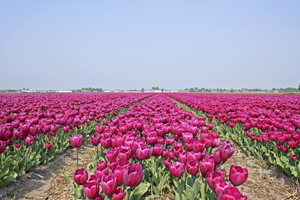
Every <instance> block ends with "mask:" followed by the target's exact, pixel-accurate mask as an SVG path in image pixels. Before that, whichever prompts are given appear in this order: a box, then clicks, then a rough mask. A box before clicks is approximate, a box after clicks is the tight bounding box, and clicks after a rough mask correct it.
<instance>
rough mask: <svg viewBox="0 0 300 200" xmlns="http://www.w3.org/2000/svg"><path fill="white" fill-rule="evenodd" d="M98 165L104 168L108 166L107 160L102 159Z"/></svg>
mask: <svg viewBox="0 0 300 200" xmlns="http://www.w3.org/2000/svg"><path fill="white" fill-rule="evenodd" d="M97 167H98V168H100V169H104V168H106V167H107V163H106V161H100V162H98V163H97Z"/></svg>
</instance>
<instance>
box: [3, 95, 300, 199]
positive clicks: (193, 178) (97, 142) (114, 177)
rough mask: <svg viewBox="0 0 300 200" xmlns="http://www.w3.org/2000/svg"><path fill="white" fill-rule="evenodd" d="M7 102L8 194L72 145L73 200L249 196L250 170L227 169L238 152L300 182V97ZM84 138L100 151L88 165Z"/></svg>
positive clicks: (23, 98) (9, 98) (6, 98)
mask: <svg viewBox="0 0 300 200" xmlns="http://www.w3.org/2000/svg"><path fill="white" fill-rule="evenodd" d="M0 105H1V106H0V154H1V155H0V190H1V188H3V187H6V186H7V185H9V184H14V182H15V181H17V180H18V179H19V178H20V177H21V176H23V175H26V172H28V171H30V170H31V169H33V168H35V167H37V166H40V165H44V164H46V163H48V162H49V161H50V160H52V159H54V158H55V156H56V155H57V154H63V153H64V152H65V151H66V150H67V149H70V148H75V149H76V151H75V152H76V155H75V158H76V159H74V160H73V162H74V163H76V170H74V172H73V176H68V175H67V174H65V179H67V180H68V183H69V187H70V188H71V191H70V193H71V195H72V198H73V199H95V200H104V199H114V200H121V199H127V200H128V199H131V200H136V199H144V200H150V199H160V198H161V197H163V196H164V195H165V194H167V193H171V194H172V196H173V197H174V199H176V200H193V199H202V200H214V199H215V200H217V199H219V200H246V199H247V196H246V195H245V194H242V192H240V191H239V189H238V186H241V185H243V184H244V183H247V178H248V171H249V169H247V168H242V167H240V166H236V165H229V170H228V169H227V170H226V166H227V165H228V163H229V161H230V159H231V158H232V156H233V155H234V153H235V150H236V149H235V146H238V147H239V148H241V149H242V150H243V151H244V153H245V154H246V155H247V156H253V157H255V158H256V159H258V160H263V161H264V162H265V163H267V164H268V165H270V166H274V167H275V168H276V170H278V171H279V172H282V173H284V174H286V175H287V176H289V177H291V179H292V180H293V181H294V182H295V183H298V180H299V178H300V164H299V162H298V158H299V156H300V152H299V146H300V143H299V141H300V96H299V95H246V94H192V93H160V94H153V93H131V94H128V93H82V94H80V93H74V94H1V95H0ZM84 141H88V142H89V143H91V145H93V146H94V147H95V151H94V153H93V154H92V155H90V157H91V160H92V161H91V162H90V163H89V164H87V165H86V166H84V168H81V167H79V166H78V160H80V155H79V154H78V151H79V150H80V148H82V147H83V146H84V144H85V142H84ZM249 175H250V174H249Z"/></svg>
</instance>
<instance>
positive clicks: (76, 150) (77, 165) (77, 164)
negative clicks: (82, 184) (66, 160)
mask: <svg viewBox="0 0 300 200" xmlns="http://www.w3.org/2000/svg"><path fill="white" fill-rule="evenodd" d="M76 151H77V169H78V148H76Z"/></svg>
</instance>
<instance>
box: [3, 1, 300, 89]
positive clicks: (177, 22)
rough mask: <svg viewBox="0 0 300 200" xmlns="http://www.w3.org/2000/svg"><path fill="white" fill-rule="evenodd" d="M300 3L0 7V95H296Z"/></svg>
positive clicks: (6, 3)
mask: <svg viewBox="0 0 300 200" xmlns="http://www.w3.org/2000/svg"><path fill="white" fill-rule="evenodd" d="M299 10H300V1H299V0H287V1H283V0H268V1H267V0H248V1H240V0H236V1H230V0H226V1H224V0H221V1H216V0H214V1H208V0H203V1H201V0H189V1H183V0H169V1H168V0H163V1H162V0H151V1H149V0H148V1H144V0H143V1H141V0H136V1H131V0H126V1H124V0H122V1H116V0H114V1H100V0H95V1H92V0H88V1H83V0H82V1H75V0H72V1H71V0H69V1H67V0H66V1H60V0H59V1H58V0H56V1H55V0H51V1H30V0H26V1H21V0H19V1H8V0H0V70H1V71H0V89H21V88H24V87H25V88H30V89H77V88H82V87H101V88H105V89H141V88H151V87H152V86H157V87H163V88H165V89H177V88H178V89H179V88H189V87H198V88H202V87H205V88H228V89H230V88H261V89H271V88H273V87H276V88H277V87H289V86H291V87H298V84H299V83H300V11H299Z"/></svg>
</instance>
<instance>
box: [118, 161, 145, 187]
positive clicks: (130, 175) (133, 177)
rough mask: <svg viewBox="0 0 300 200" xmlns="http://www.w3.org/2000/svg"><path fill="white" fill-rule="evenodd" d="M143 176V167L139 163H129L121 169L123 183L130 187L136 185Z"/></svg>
mask: <svg viewBox="0 0 300 200" xmlns="http://www.w3.org/2000/svg"><path fill="white" fill-rule="evenodd" d="M143 178H144V170H143V167H142V166H141V165H139V164H134V163H130V164H129V165H128V167H127V168H126V169H125V170H124V171H123V181H124V184H125V185H127V186H130V187H135V186H138V185H139V184H140V183H141V182H142V180H143Z"/></svg>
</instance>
